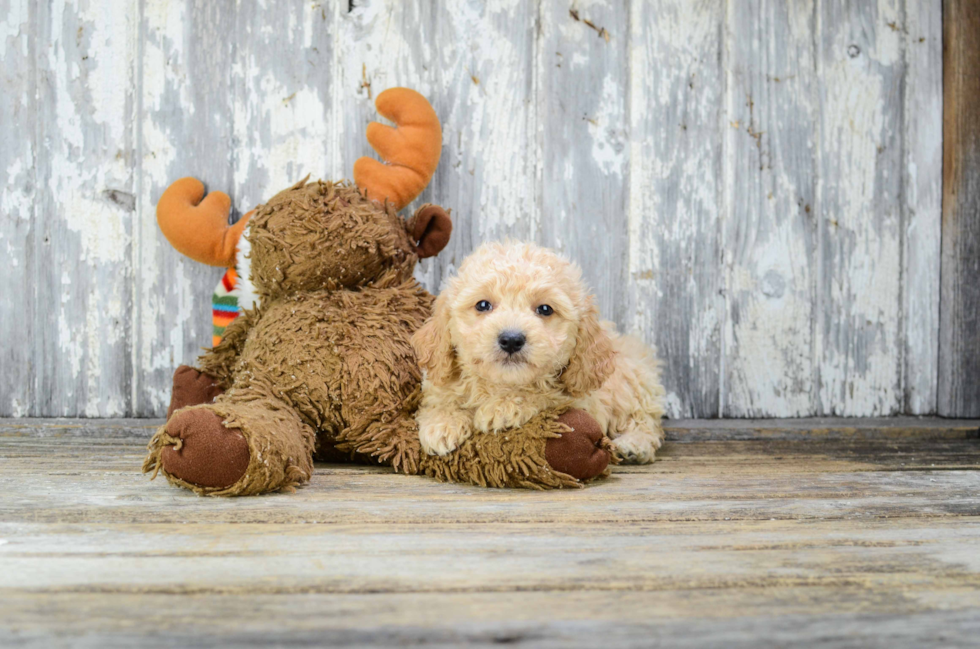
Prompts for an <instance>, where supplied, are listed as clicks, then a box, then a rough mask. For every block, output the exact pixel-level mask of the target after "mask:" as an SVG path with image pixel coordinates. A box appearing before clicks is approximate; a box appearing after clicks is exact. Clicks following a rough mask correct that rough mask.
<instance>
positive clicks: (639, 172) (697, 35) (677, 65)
mask: <svg viewBox="0 0 980 649" xmlns="http://www.w3.org/2000/svg"><path fill="white" fill-rule="evenodd" d="M724 23H725V9H724V5H723V4H722V3H721V2H717V1H714V0H710V1H702V2H694V3H692V2H686V1H683V0H657V1H656V2H647V1H643V0H634V2H633V3H632V5H631V9H630V39H631V40H630V173H629V177H630V184H629V187H630V190H629V198H630V200H629V271H630V291H631V293H632V297H631V305H632V314H631V315H632V317H631V320H632V324H633V327H634V328H635V329H637V330H639V331H641V332H643V335H644V336H645V337H646V339H647V341H648V342H651V343H654V344H656V346H657V348H658V351H659V353H660V355H661V357H662V358H663V359H664V383H665V385H666V387H667V391H668V414H669V415H670V416H672V417H715V416H717V415H718V403H719V365H720V354H721V322H722V318H723V313H724V308H725V307H724V301H723V297H722V296H721V294H720V291H721V289H722V286H723V278H722V271H721V236H720V228H721V224H720V218H721V215H722V211H723V202H724V198H723V192H722V180H723V179H722V145H721V141H722V136H723V131H722V121H723V119H724V116H725V114H724V84H725V79H724V74H723V72H722V52H723V51H722V33H723V30H724ZM726 127H727V124H726Z"/></svg>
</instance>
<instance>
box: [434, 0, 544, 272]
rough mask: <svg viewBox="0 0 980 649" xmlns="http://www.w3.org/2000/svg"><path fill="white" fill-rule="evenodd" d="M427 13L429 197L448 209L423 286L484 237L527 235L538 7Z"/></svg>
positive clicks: (498, 5)
mask: <svg viewBox="0 0 980 649" xmlns="http://www.w3.org/2000/svg"><path fill="white" fill-rule="evenodd" d="M434 11H435V16H434V20H435V30H436V31H435V35H434V38H435V40H434V43H435V44H438V46H432V47H433V49H434V55H435V59H434V61H433V65H434V66H435V69H436V70H437V77H436V78H437V83H436V85H435V87H434V92H433V93H432V95H431V96H430V100H431V101H432V102H433V106H434V107H435V109H436V112H437V113H438V114H439V117H440V119H441V120H442V136H443V153H442V160H441V161H440V163H439V168H438V169H437V171H436V175H435V178H434V179H433V181H432V184H431V186H430V187H431V192H430V193H429V196H430V197H431V200H434V201H436V202H439V203H441V204H443V205H445V206H446V207H451V208H452V209H453V236H452V240H451V241H450V242H449V245H448V246H447V248H446V250H444V251H443V252H442V253H440V255H439V256H438V257H435V258H434V259H431V260H426V261H425V262H423V264H422V268H423V272H422V273H421V275H420V278H422V279H424V280H425V282H426V284H427V286H428V288H429V289H430V290H432V291H438V290H439V287H440V285H441V283H442V280H443V279H444V278H445V277H446V275H448V274H450V273H451V272H452V271H453V269H454V268H455V267H457V266H458V265H459V263H460V262H461V261H462V260H463V259H464V258H465V257H466V255H467V254H469V253H470V251H472V250H473V249H474V248H476V247H477V246H479V245H480V244H481V243H483V242H484V241H488V240H494V239H502V238H507V237H512V238H515V239H528V240H533V239H534V238H535V236H536V233H537V231H538V224H539V221H540V219H539V215H538V209H539V206H538V197H539V191H538V188H539V180H540V179H539V178H538V175H537V174H538V171H537V164H536V161H537V160H538V155H539V152H538V144H537V141H536V138H537V134H536V130H537V129H536V113H535V110H534V92H535V90H534V84H535V34H536V25H537V7H536V6H535V3H531V2H514V1H513V0H492V1H490V2H479V1H476V0H451V1H449V2H445V3H439V4H438V5H437V6H436V8H435V9H434Z"/></svg>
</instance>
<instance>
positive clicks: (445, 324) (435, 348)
mask: <svg viewBox="0 0 980 649" xmlns="http://www.w3.org/2000/svg"><path fill="white" fill-rule="evenodd" d="M449 292H450V291H449V290H448V289H447V290H445V291H443V292H442V294H441V295H440V296H439V297H438V298H437V299H436V304H435V307H434V309H433V311H432V316H431V317H430V318H429V319H428V320H426V322H425V324H424V325H422V328H421V329H419V330H418V331H416V332H415V334H414V335H413V336H412V347H413V348H414V349H415V357H416V358H417V359H418V361H419V367H421V368H422V369H423V370H425V377H426V378H427V379H428V380H429V381H430V382H431V383H432V384H433V385H436V386H439V387H443V386H446V385H449V383H450V382H452V381H453V380H455V379H456V377H457V375H458V374H459V369H458V367H457V365H456V350H455V349H454V348H453V343H452V339H451V337H450V335H449V297H448V293H449Z"/></svg>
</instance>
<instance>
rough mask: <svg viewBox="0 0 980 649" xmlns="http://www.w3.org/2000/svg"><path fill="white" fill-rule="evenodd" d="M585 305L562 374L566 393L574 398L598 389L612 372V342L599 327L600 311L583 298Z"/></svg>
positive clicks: (589, 298)
mask: <svg viewBox="0 0 980 649" xmlns="http://www.w3.org/2000/svg"><path fill="white" fill-rule="evenodd" d="M586 299H587V300H588V306H587V307H586V310H585V314H584V315H583V316H582V319H581V320H580V321H579V326H578V334H577V336H576V339H575V349H574V350H573V351H572V357H571V358H570V359H569V360H568V365H567V366H566V367H565V369H564V371H562V373H561V380H562V382H563V383H564V385H565V392H567V393H568V395H569V396H571V397H574V398H579V397H584V396H586V395H587V394H589V393H591V392H594V391H596V390H598V389H599V388H600V387H601V386H602V384H603V383H605V382H606V379H607V378H609V375H610V374H612V371H613V357H614V356H615V354H616V352H615V351H614V350H613V347H612V341H611V340H610V339H609V335H608V334H607V333H606V332H605V331H603V329H602V326H601V325H600V324H599V310H598V309H597V308H596V307H595V304H593V302H592V298H591V297H588V298H586Z"/></svg>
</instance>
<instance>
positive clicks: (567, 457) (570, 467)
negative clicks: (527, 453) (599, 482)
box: [544, 410, 609, 480]
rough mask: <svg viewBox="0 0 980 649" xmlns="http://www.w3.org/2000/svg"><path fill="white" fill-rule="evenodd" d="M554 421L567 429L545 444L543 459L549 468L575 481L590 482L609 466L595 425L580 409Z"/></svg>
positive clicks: (600, 435)
mask: <svg viewBox="0 0 980 649" xmlns="http://www.w3.org/2000/svg"><path fill="white" fill-rule="evenodd" d="M558 421H560V422H561V423H563V424H565V425H566V426H568V427H569V428H571V429H572V430H571V432H568V433H562V436H561V437H555V438H552V439H549V440H548V441H547V442H546V443H545V448H544V457H545V459H546V460H547V461H548V464H550V465H551V468H552V469H555V470H556V471H561V472H562V473H567V474H568V475H570V476H572V477H573V478H576V479H578V480H591V479H592V478H594V477H596V476H598V475H599V474H601V473H602V472H603V471H605V470H606V467H607V466H609V451H607V450H606V448H605V445H604V444H603V434H602V429H601V428H600V427H599V423H598V422H597V421H596V420H595V419H593V418H592V416H591V415H590V414H588V413H587V412H585V411H584V410H569V411H568V412H566V413H565V414H563V415H561V416H560V417H559V418H558Z"/></svg>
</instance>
